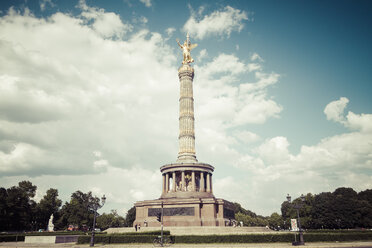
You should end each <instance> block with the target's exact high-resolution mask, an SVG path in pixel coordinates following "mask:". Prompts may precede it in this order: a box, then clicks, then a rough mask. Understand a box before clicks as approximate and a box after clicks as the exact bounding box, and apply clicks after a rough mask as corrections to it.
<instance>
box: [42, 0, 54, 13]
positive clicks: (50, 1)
mask: <svg viewBox="0 0 372 248" xmlns="http://www.w3.org/2000/svg"><path fill="white" fill-rule="evenodd" d="M48 4H49V5H50V6H51V7H54V6H55V4H54V3H53V1H52V0H41V1H40V10H41V11H44V10H45V8H46V6H47V5H48Z"/></svg>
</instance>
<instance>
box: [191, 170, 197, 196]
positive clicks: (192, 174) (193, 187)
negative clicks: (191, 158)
mask: <svg viewBox="0 0 372 248" xmlns="http://www.w3.org/2000/svg"><path fill="white" fill-rule="evenodd" d="M191 185H192V191H196V183H195V171H192V172H191Z"/></svg>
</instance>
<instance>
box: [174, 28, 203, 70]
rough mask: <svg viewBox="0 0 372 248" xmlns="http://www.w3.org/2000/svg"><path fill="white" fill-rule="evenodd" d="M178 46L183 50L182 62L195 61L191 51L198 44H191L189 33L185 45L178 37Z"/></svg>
mask: <svg viewBox="0 0 372 248" xmlns="http://www.w3.org/2000/svg"><path fill="white" fill-rule="evenodd" d="M177 44H178V46H179V47H180V48H181V49H182V51H183V61H182V64H189V63H192V62H194V59H193V58H191V55H190V51H191V50H192V49H194V48H195V47H197V46H198V44H191V43H190V36H189V33H187V36H186V40H185V42H184V43H183V45H181V44H180V41H179V40H178V39H177Z"/></svg>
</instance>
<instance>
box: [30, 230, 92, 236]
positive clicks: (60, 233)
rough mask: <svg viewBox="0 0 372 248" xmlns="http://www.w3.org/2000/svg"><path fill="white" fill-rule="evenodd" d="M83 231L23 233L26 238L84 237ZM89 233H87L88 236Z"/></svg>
mask: <svg viewBox="0 0 372 248" xmlns="http://www.w3.org/2000/svg"><path fill="white" fill-rule="evenodd" d="M86 233H87V232H83V231H71V232H69V231H67V232H66V231H57V232H31V233H25V235H26V236H59V235H85V234H86ZM89 233H90V232H88V234H89Z"/></svg>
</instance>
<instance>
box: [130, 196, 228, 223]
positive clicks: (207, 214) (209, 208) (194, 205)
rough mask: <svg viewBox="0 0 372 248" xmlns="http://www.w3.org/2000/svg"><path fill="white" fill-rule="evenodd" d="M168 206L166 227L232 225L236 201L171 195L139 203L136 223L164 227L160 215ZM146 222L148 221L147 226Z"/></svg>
mask: <svg viewBox="0 0 372 248" xmlns="http://www.w3.org/2000/svg"><path fill="white" fill-rule="evenodd" d="M162 203H163V207H164V216H163V223H164V226H165V227H167V226H228V225H229V223H230V222H231V220H232V219H234V211H233V210H232V209H233V204H232V203H231V202H228V201H226V200H223V199H216V198H185V199H180V198H168V199H157V200H149V201H141V202H136V204H135V207H136V220H135V222H134V223H133V225H141V226H146V225H147V226H148V227H160V225H161V223H160V222H158V221H157V218H156V215H157V213H160V212H161V204H162ZM145 223H147V224H146V225H145Z"/></svg>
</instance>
